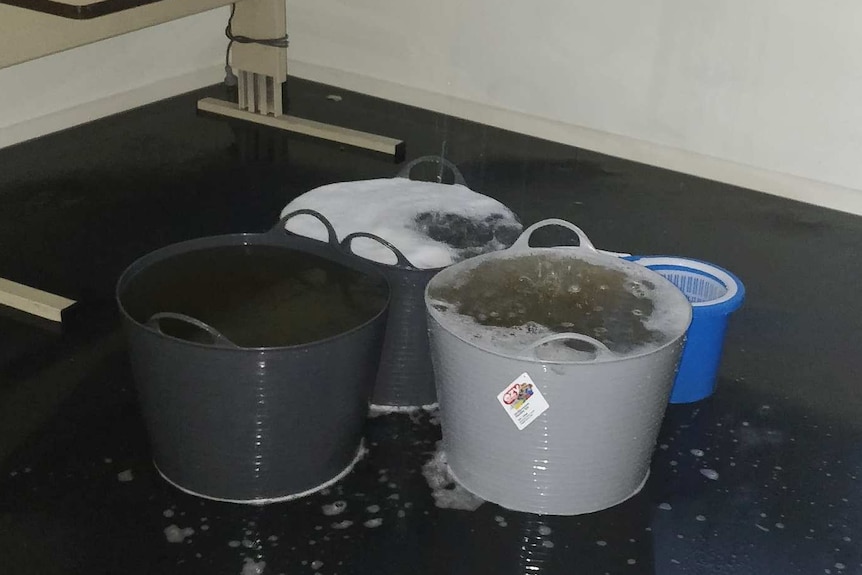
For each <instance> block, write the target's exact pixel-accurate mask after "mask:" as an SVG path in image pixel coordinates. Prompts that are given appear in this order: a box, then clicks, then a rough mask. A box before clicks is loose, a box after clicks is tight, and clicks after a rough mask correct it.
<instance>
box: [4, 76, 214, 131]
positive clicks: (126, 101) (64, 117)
mask: <svg viewBox="0 0 862 575" xmlns="http://www.w3.org/2000/svg"><path fill="white" fill-rule="evenodd" d="M223 78H224V64H219V65H215V66H210V67H208V68H202V69H200V70H195V71H194V72H190V73H188V74H183V75H180V76H175V77H173V78H167V79H165V80H159V81H158V82H155V83H152V84H147V85H145V86H140V87H136V88H132V89H130V90H127V91H125V92H119V93H117V94H112V95H110V96H106V97H104V98H99V99H98V100H93V101H92V102H87V103H85V104H80V105H78V106H73V107H71V108H66V109H65V110H59V111H57V112H53V113H51V114H46V115H45V116H39V117H37V118H33V119H30V120H25V121H23V122H19V123H17V124H12V125H11V126H5V127H2V126H0V148H4V147H6V146H11V145H13V144H17V143H19V142H25V141H27V140H32V139H33V138H38V137H39V136H44V135H46V134H51V133H53V132H59V131H60V130H65V129H66V128H72V127H74V126H78V125H80V124H84V123H86V122H90V121H93V120H98V119H99V118H104V117H105V116H110V115H112V114H119V113H120V112H125V111H126V110H131V109H132V108H137V107H139V106H143V105H145V104H150V103H152V102H157V101H158V100H164V99H166V98H171V97H173V96H178V95H180V94H184V93H185V92H191V91H192V90H197V89H199V88H204V87H206V86H211V85H213V84H216V83H218V82H221V81H222V79H223Z"/></svg>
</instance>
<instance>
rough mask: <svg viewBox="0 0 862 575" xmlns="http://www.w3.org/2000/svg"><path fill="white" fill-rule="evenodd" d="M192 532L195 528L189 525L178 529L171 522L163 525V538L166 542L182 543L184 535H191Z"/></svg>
mask: <svg viewBox="0 0 862 575" xmlns="http://www.w3.org/2000/svg"><path fill="white" fill-rule="evenodd" d="M194 533H195V530H194V529H192V528H191V527H185V528H182V529H180V528H179V527H177V526H176V525H173V524H171V525H168V526H167V527H165V539H167V540H168V543H182V542H183V541H184V540H185V538H186V537H191V536H192V535H194Z"/></svg>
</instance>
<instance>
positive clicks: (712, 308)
mask: <svg viewBox="0 0 862 575" xmlns="http://www.w3.org/2000/svg"><path fill="white" fill-rule="evenodd" d="M625 259H627V260H629V261H631V262H634V263H636V264H640V265H642V266H645V267H647V268H649V269H651V270H653V271H656V270H658V269H677V270H680V271H693V272H695V273H699V274H700V275H707V276H710V278H711V279H714V280H717V281H718V282H719V283H721V284H722V285H723V286H724V287H725V289H726V290H727V292H726V293H725V294H724V295H723V296H721V297H719V298H715V299H711V300H709V301H704V302H691V306H692V307H693V308H696V309H698V310H699V311H706V310H709V312H710V313H711V314H714V315H729V314H731V313H733V312H735V311H736V310H737V309H739V307H740V306H741V305H742V302H743V301H744V300H745V285H744V284H743V283H742V280H740V279H739V278H738V277H737V276H736V275H735V274H733V273H732V272H730V271H728V270H726V269H725V268H723V267H721V266H718V265H716V264H714V263H710V262H706V261H703V260H698V259H694V258H686V257H680V256H663V255H658V256H631V257H630V258H625ZM656 273H658V272H657V271H656Z"/></svg>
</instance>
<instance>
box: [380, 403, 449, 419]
mask: <svg viewBox="0 0 862 575" xmlns="http://www.w3.org/2000/svg"><path fill="white" fill-rule="evenodd" d="M439 407H440V405H439V404H437V403H429V404H428V405H376V404H372V405H371V406H370V407H369V408H368V417H370V418H372V419H373V418H375V417H380V416H382V415H392V414H397V415H400V414H403V415H407V416H409V417H410V419H411V420H414V423H415V422H416V419H414V418H418V416H419V414H420V412H422V411H424V412H426V413H429V414H431V416H432V417H434V414H436V413H437V412H438V411H439Z"/></svg>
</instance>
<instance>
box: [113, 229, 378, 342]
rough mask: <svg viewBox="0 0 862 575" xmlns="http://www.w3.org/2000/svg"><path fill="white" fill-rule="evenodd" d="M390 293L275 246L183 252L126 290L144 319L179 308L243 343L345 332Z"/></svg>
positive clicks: (130, 307) (169, 329)
mask: <svg viewBox="0 0 862 575" xmlns="http://www.w3.org/2000/svg"><path fill="white" fill-rule="evenodd" d="M387 297H388V288H387V286H386V284H385V282H384V281H383V280H382V279H378V278H376V277H373V276H366V275H365V274H362V273H360V272H357V271H353V270H350V269H347V268H344V267H343V266H340V265H337V264H335V263H333V262H330V261H329V260H326V259H324V258H321V257H318V256H314V255H311V254H307V253H303V252H297V251H292V250H287V249H283V248H277V247H271V246H226V247H220V248H211V249H204V250H198V251H194V252H189V253H186V254H181V255H178V256H175V257H172V258H169V259H166V260H163V261H161V262H158V263H156V264H154V265H152V266H150V267H148V268H146V269H144V270H143V271H142V272H141V273H140V274H138V275H137V276H136V277H135V278H134V279H133V280H132V281H131V283H130V284H129V285H128V288H127V289H126V290H125V292H124V293H123V294H121V300H122V302H123V305H124V307H125V308H126V310H127V312H128V313H129V315H131V316H132V317H133V318H134V319H135V320H137V321H139V322H141V323H145V322H146V321H147V320H148V319H149V318H150V317H151V316H152V315H153V314H154V313H157V312H179V313H183V314H186V315H189V316H191V317H194V318H196V319H199V320H201V321H203V322H205V323H207V324H209V325H211V326H212V327H214V328H216V329H217V330H218V331H220V332H221V333H222V334H223V335H224V336H225V337H227V338H228V339H230V340H231V341H232V342H234V343H235V344H237V345H239V346H242V347H276V346H287V345H297V344H303V343H309V342H313V341H317V340H321V339H325V338H328V337H331V336H334V335H337V334H339V333H343V332H345V331H348V330H350V329H353V328H355V327H357V326H359V325H361V324H363V323H365V322H366V321H368V320H369V319H371V318H373V317H374V316H375V315H377V313H378V312H379V311H380V310H381V309H382V307H383V306H384V305H385V303H386V299H387ZM161 326H162V330H163V331H164V332H165V333H168V334H169V335H173V336H176V337H180V338H182V339H187V340H191V341H198V342H207V343H208V342H210V341H211V338H209V336H207V335H206V334H204V333H202V332H201V331H200V330H198V329H197V328H191V327H188V326H186V325H185V324H182V323H180V322H177V321H173V320H162V322H161Z"/></svg>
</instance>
